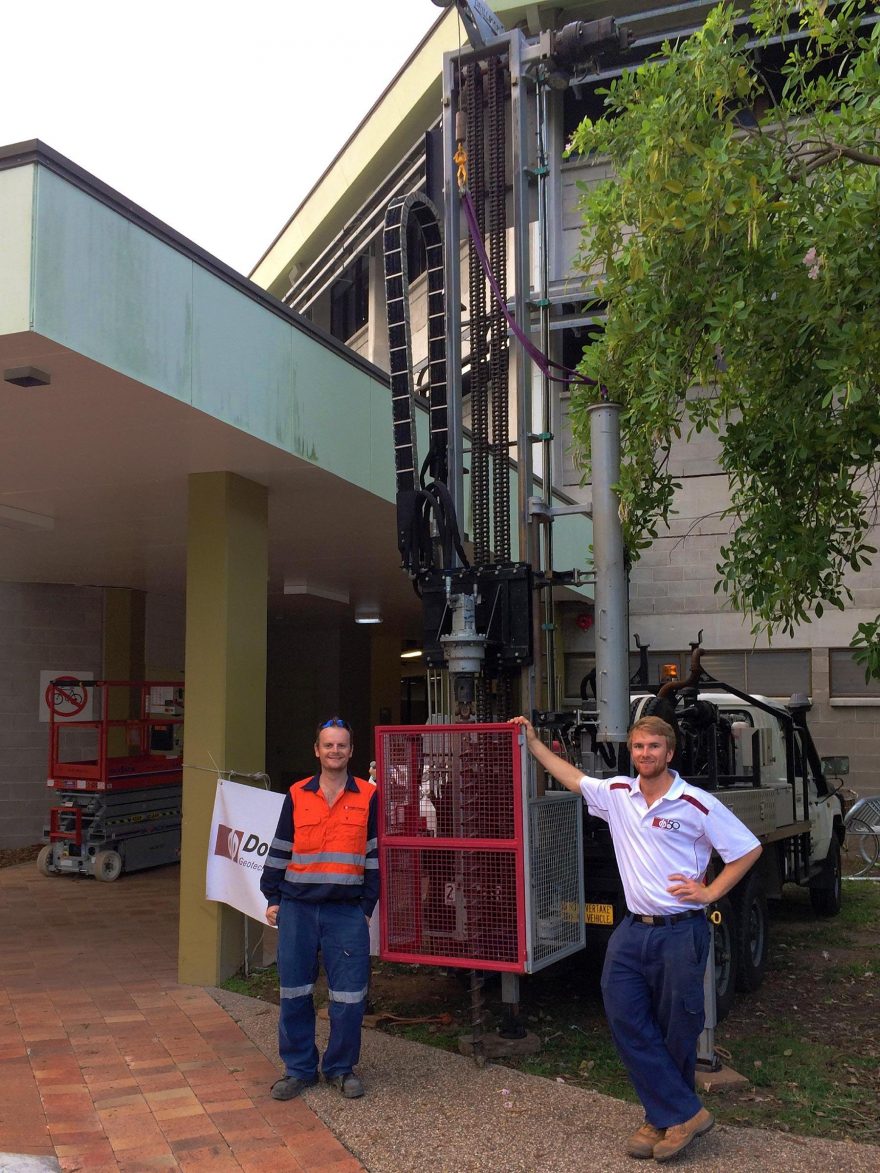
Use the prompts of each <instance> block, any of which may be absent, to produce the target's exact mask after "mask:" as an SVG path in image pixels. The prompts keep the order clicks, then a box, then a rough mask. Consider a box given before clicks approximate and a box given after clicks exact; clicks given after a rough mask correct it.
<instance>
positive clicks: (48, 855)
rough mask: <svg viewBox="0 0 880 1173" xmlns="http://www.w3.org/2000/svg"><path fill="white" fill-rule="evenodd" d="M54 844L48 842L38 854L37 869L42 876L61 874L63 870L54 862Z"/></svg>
mask: <svg viewBox="0 0 880 1173" xmlns="http://www.w3.org/2000/svg"><path fill="white" fill-rule="evenodd" d="M52 860H53V850H52V844H51V843H47V844H46V846H45V847H41V848H40V854H39V855H38V856H37V870H38V871H39V873H40V875H42V876H60V875H61V872H60V871H59V870H58V868H56V867H55V866H54V865H53V863H52Z"/></svg>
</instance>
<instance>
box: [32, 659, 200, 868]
mask: <svg viewBox="0 0 880 1173" xmlns="http://www.w3.org/2000/svg"><path fill="white" fill-rule="evenodd" d="M46 700H47V704H48V708H49V777H48V782H47V785H48V786H49V787H50V788H51V789H53V790H54V791H56V792H57V795H58V799H59V801H58V805H56V806H53V807H51V809H50V811H49V824H48V826H47V827H46V828H45V829H44V837H45V838H46V839H47V840H48V843H47V845H46V846H45V847H44V848H43V849H42V851H41V852H40V854H39V857H38V860H37V865H38V867H39V869H40V871H41V872H42V873H43V874H44V875H47V876H48V875H59V874H61V873H62V872H75V873H79V874H85V875H93V876H95V877H96V878H97V879H99V880H105V881H110V880H115V879H117V877H118V876H119V875H121V873H122V872H123V871H127V872H131V871H138V870H140V869H141V868H146V867H154V866H156V865H158V864H165V863H174V862H177V861H178V860H179V859H180V820H181V800H182V783H183V736H182V734H183V685H182V683H181V682H180V681H163V680H147V681H131V680H73V679H70V678H67V677H65V678H59V679H58V680H53V681H52V682H51V683H50V685H49V689H48V690H47V694H46ZM95 710H97V712H98V714H99V715H97V716H96V715H95ZM79 712H81V713H82V714H83V716H79ZM121 714H122V715H121ZM131 714H134V715H131Z"/></svg>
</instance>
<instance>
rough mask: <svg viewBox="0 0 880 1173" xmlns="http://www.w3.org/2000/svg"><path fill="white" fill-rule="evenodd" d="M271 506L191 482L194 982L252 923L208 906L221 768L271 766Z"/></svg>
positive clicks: (185, 893)
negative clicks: (268, 587)
mask: <svg viewBox="0 0 880 1173" xmlns="http://www.w3.org/2000/svg"><path fill="white" fill-rule="evenodd" d="M267 501H268V494H267V490H266V487H265V486H264V485H258V484H255V483H254V482H253V481H248V480H245V479H244V478H243V477H239V476H236V475H235V474H233V473H225V472H218V473H195V474H193V475H192V476H190V478H189V537H188V542H187V564H186V710H185V711H186V720H185V726H184V759H185V761H186V763H187V764H186V766H185V768H184V772H183V842H182V846H181V867H180V944H179V954H178V972H179V977H180V980H181V981H182V982H189V983H191V984H194V985H215V984H216V983H217V982H219V981H223V980H224V979H225V978H227V977H228V976H229V975H230V974H232V973H234V972H235V971H236V970H237V969H238V968H239V966H240V965H241V964H242V962H243V959H244V927H243V926H244V917H243V916H242V915H241V914H240V913H238V912H236V911H235V910H234V909H232V908H229V907H228V906H227V905H225V904H218V903H216V902H214V901H207V900H206V899H205V867H206V863H207V853H208V837H209V831H210V826H211V814H212V811H213V806H214V792H215V789H216V779H217V774H216V773H215V770H236V771H239V772H240V773H248V774H249V773H258V772H260V771H262V770H263V769H264V768H265V752H266V746H265V743H266V578H267V574H268V525H267Z"/></svg>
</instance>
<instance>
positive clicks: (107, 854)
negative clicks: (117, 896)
mask: <svg viewBox="0 0 880 1173" xmlns="http://www.w3.org/2000/svg"><path fill="white" fill-rule="evenodd" d="M92 866H93V867H94V870H95V879H96V880H103V881H104V883H105V884H112V883H113V881H114V880H118V879H119V877H120V876H121V875H122V856H121V855H120V854H119V852H118V851H99V852H97V853H96V855H95V860H94V864H93V865H92Z"/></svg>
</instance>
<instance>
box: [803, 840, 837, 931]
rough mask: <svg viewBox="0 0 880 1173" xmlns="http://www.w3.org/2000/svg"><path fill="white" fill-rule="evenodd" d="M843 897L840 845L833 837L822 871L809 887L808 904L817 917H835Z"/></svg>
mask: <svg viewBox="0 0 880 1173" xmlns="http://www.w3.org/2000/svg"><path fill="white" fill-rule="evenodd" d="M842 897H843V865H842V863H841V859H840V843H839V841H838V839H837V836H836V835H835V836H834V837H833V838H832V840H831V846H830V847H829V848H828V854H827V856H826V857H825V862H824V863H823V864H822V870H821V871H820V872H819V874H818V875H817V876H816V878H815V879H814V880H813V883H812V885H811V887H810V903H811V904H812V906H813V912H815V914H816V915H817V916H837V914H838V913H839V912H840V904H841V900H842Z"/></svg>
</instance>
